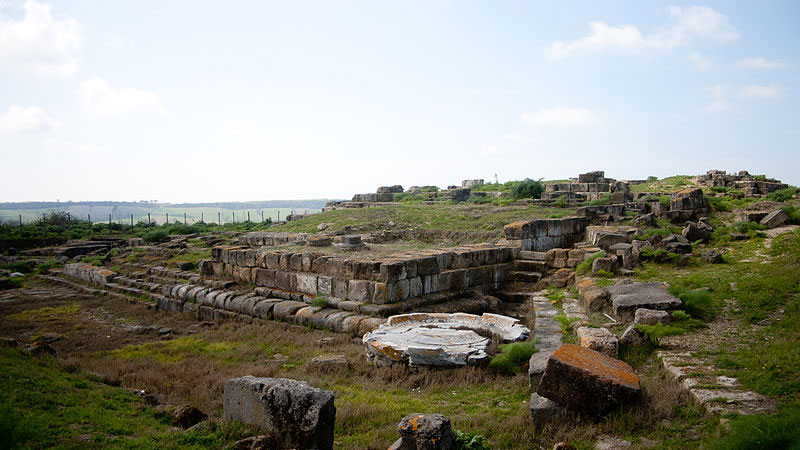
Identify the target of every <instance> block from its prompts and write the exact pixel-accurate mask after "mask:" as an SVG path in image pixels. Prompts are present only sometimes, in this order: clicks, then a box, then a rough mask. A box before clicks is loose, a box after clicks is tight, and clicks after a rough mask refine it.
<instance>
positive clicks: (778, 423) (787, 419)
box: [709, 406, 800, 450]
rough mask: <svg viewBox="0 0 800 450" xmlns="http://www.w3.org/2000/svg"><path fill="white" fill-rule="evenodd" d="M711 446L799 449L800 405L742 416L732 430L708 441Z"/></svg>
mask: <svg viewBox="0 0 800 450" xmlns="http://www.w3.org/2000/svg"><path fill="white" fill-rule="evenodd" d="M709 444H710V445H709V448H711V449H712V450H739V449H742V450H744V449H747V450H775V449H786V450H798V449H800V407H797V406H795V407H792V408H786V409H784V410H782V411H779V413H778V414H776V415H774V416H767V415H753V416H740V417H736V418H734V419H733V421H731V424H730V430H729V431H728V432H727V433H725V434H723V435H722V436H720V437H719V438H718V439H714V440H713V441H711V442H709Z"/></svg>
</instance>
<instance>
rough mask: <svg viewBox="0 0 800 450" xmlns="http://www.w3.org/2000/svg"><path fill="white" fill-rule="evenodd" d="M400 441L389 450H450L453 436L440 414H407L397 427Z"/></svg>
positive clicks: (453, 439) (448, 424)
mask: <svg viewBox="0 0 800 450" xmlns="http://www.w3.org/2000/svg"><path fill="white" fill-rule="evenodd" d="M397 431H398V432H399V433H400V439H398V440H397V441H395V443H394V444H392V446H391V447H389V450H451V449H455V448H456V446H455V435H454V434H453V430H452V428H451V427H450V419H448V418H447V417H445V416H443V415H442V414H409V415H407V416H405V417H403V419H402V420H401V421H400V423H399V424H398V425H397Z"/></svg>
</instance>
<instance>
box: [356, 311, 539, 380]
mask: <svg viewBox="0 0 800 450" xmlns="http://www.w3.org/2000/svg"><path fill="white" fill-rule="evenodd" d="M489 335H496V336H499V337H500V338H501V339H502V340H503V341H504V342H514V341H522V340H525V339H526V338H527V337H528V336H529V335H530V330H529V329H528V328H527V327H526V326H524V325H522V324H521V323H520V322H519V320H517V319H514V318H512V317H507V316H501V315H497V314H488V313H486V314H483V315H481V316H476V315H474V314H464V313H455V314H442V313H430V314H428V313H414V314H402V315H399V316H392V317H390V318H389V320H388V321H387V322H386V323H384V324H383V325H381V326H380V327H378V329H377V330H375V331H372V332H370V333H367V334H365V335H364V337H363V338H362V341H363V342H364V345H365V346H366V348H367V356H368V357H369V358H370V360H372V361H373V362H375V363H378V364H391V363H394V362H402V363H408V364H411V365H424V366H445V367H446V366H451V367H458V366H465V365H467V364H470V365H471V364H480V363H482V362H485V361H487V360H488V359H489V354H487V353H486V349H487V347H488V346H489V344H490V339H489V338H488V337H487V336H489Z"/></svg>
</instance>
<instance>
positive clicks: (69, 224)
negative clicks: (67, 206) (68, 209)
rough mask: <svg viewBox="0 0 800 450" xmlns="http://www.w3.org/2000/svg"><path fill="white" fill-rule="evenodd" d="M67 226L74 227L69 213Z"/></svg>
mask: <svg viewBox="0 0 800 450" xmlns="http://www.w3.org/2000/svg"><path fill="white" fill-rule="evenodd" d="M67 226H68V227H71V226H72V216H70V215H69V213H67Z"/></svg>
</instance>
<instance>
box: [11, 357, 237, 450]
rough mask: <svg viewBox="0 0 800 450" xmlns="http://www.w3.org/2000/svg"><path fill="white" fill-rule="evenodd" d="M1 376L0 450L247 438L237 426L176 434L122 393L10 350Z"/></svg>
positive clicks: (171, 445) (201, 444)
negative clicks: (6, 449) (0, 449)
mask: <svg viewBox="0 0 800 450" xmlns="http://www.w3.org/2000/svg"><path fill="white" fill-rule="evenodd" d="M0 373H2V374H3V376H2V377H0V405H2V406H0V448H21V449H41V448H52V447H58V448H98V449H100V448H103V449H105V448H143V449H162V448H166V449H178V448H214V447H221V446H224V445H226V444H230V443H233V442H234V441H235V440H237V439H241V438H242V437H244V436H247V435H249V434H251V433H252V430H250V429H249V428H247V427H244V426H242V425H239V424H221V425H218V426H214V425H212V426H209V427H205V428H200V429H199V430H192V431H179V430H175V429H173V427H172V426H170V425H169V424H167V423H165V421H164V420H163V419H162V418H160V417H159V416H157V415H156V414H155V412H154V411H153V410H152V409H150V408H146V407H144V406H143V405H142V404H141V403H140V401H139V399H138V398H137V397H136V396H135V395H134V394H132V393H131V392H129V391H127V390H126V389H122V388H116V387H111V386H107V385H104V384H100V383H97V382H96V381H94V380H93V379H92V378H91V377H89V376H87V375H85V374H82V373H76V372H74V371H72V372H68V371H67V370H65V369H64V368H62V367H61V366H59V365H58V363H57V362H56V361H55V360H53V359H50V358H45V359H35V358H30V357H27V356H26V355H25V354H23V353H21V352H19V351H18V350H14V349H7V348H2V349H0Z"/></svg>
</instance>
